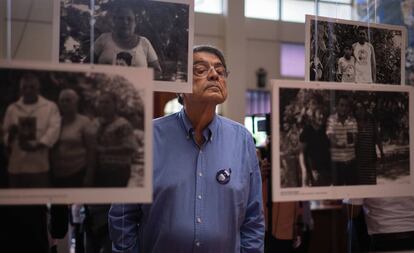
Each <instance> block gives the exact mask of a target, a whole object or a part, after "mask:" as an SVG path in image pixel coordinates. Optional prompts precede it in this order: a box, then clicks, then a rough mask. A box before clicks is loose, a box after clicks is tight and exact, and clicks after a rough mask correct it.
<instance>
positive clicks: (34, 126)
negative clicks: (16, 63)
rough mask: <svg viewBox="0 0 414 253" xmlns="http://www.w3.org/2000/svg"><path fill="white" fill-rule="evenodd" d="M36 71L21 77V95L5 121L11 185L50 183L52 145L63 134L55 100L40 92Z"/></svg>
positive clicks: (7, 112) (39, 185) (33, 185)
mask: <svg viewBox="0 0 414 253" xmlns="http://www.w3.org/2000/svg"><path fill="white" fill-rule="evenodd" d="M39 89H40V82H39V80H38V78H37V76H36V75H34V74H25V75H24V76H23V77H22V78H21V79H20V93H21V98H20V99H19V100H18V101H17V102H15V103H13V104H11V105H10V106H9V107H8V108H7V111H6V115H5V117H4V123H3V131H4V133H5V143H6V145H7V146H8V149H9V151H10V154H9V155H10V156H9V166H8V172H9V184H10V187H47V186H49V149H50V148H51V147H52V146H53V145H54V144H55V142H56V141H57V139H58V138H59V132H60V115H59V110H58V108H57V106H56V104H55V103H53V102H51V101H49V100H47V99H45V98H44V97H42V96H41V95H39Z"/></svg>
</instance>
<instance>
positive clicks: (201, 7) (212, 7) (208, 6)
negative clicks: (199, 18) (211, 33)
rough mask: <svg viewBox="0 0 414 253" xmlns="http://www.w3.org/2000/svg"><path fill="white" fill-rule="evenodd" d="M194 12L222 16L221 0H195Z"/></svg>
mask: <svg viewBox="0 0 414 253" xmlns="http://www.w3.org/2000/svg"><path fill="white" fill-rule="evenodd" d="M194 10H195V11H196V12H204V13H211V14H223V0H195V1H194Z"/></svg>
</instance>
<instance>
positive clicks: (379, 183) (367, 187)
mask: <svg viewBox="0 0 414 253" xmlns="http://www.w3.org/2000/svg"><path fill="white" fill-rule="evenodd" d="M273 85H274V88H273V89H274V90H273V95H274V96H273V98H274V101H273V102H274V103H273V115H272V126H273V129H274V131H273V132H274V134H273V136H272V137H273V138H272V145H273V146H272V149H273V161H274V163H273V187H274V188H273V189H274V191H273V192H274V194H276V195H274V196H277V197H276V198H275V200H276V199H279V201H280V200H306V199H331V198H332V199H335V198H350V197H352V198H363V197H385V196H397V195H407V194H410V193H412V192H413V190H414V184H413V182H414V181H413V171H412V169H411V168H410V165H411V163H412V159H411V158H412V154H411V153H412V152H410V150H411V145H412V143H413V142H412V138H413V136H412V134H411V135H410V133H412V126H411V125H410V118H411V119H412V113H413V112H412V110H410V108H413V104H412V90H411V89H410V88H409V87H405V86H390V85H368V84H358V85H356V84H350V85H347V86H343V87H341V88H338V85H337V84H335V83H322V82H303V81H281V80H280V81H279V80H277V81H273ZM410 129H411V131H410Z"/></svg>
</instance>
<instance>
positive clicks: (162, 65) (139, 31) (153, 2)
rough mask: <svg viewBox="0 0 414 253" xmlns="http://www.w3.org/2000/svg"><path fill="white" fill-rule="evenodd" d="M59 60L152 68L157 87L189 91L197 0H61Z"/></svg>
mask: <svg viewBox="0 0 414 253" xmlns="http://www.w3.org/2000/svg"><path fill="white" fill-rule="evenodd" d="M57 3H58V4H56V6H55V11H54V12H55V22H54V24H55V28H54V31H55V34H56V35H54V39H55V48H54V51H57V52H55V54H56V53H58V55H55V57H54V58H55V60H58V61H59V62H65V63H88V64H89V63H93V64H106V65H118V66H130V67H149V68H152V69H153V70H154V80H155V82H154V89H155V90H157V91H172V92H191V91H192V89H191V88H192V86H191V83H190V81H191V80H192V64H189V62H191V61H192V44H193V34H194V32H193V30H194V28H193V26H194V25H193V20H194V11H193V9H194V8H193V1H190V0H162V1H158V0H144V1H136V0H94V1H92V0H77V1H73V0H59V1H57Z"/></svg>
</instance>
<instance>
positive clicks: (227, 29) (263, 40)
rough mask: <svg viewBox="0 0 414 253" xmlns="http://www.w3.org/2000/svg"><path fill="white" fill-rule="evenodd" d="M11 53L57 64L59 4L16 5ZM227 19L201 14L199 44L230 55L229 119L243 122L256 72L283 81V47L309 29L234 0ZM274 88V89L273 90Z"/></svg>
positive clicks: (0, 6) (1, 53)
mask: <svg viewBox="0 0 414 253" xmlns="http://www.w3.org/2000/svg"><path fill="white" fill-rule="evenodd" d="M7 1H8V0H0V20H1V23H0V34H1V35H2V36H1V39H0V57H2V58H5V57H6V55H7V54H6V39H7V38H6V36H4V35H5V34H6V22H5V21H6V15H5V13H6V8H5V6H6V2H7ZM10 2H11V3H12V22H11V29H12V36H11V49H12V50H11V54H12V57H13V59H19V60H41V61H50V60H51V59H52V50H51V48H52V41H53V36H52V29H53V2H54V1H53V0H13V1H10ZM225 2H226V8H225V9H226V10H227V11H225V14H224V15H211V14H203V13H196V15H195V37H194V43H195V44H212V45H215V46H217V47H219V48H221V49H223V50H224V52H225V54H226V58H227V61H228V65H229V69H230V71H231V74H230V77H229V80H228V84H229V93H230V96H229V98H228V101H227V102H226V103H225V104H224V106H223V110H222V112H223V114H224V115H225V116H228V117H230V118H232V119H234V120H236V121H239V122H242V120H243V118H244V113H245V102H244V94H245V91H246V89H254V88H256V76H255V72H256V70H257V69H258V68H259V67H263V68H265V69H266V70H267V71H268V79H271V78H278V77H279V76H280V74H279V65H280V63H279V54H280V53H279V45H280V43H282V42H296V43H303V42H304V37H305V28H304V24H296V23H287V22H280V21H267V20H258V19H249V18H244V0H228V1H225ZM267 88H269V87H267Z"/></svg>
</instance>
